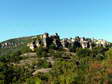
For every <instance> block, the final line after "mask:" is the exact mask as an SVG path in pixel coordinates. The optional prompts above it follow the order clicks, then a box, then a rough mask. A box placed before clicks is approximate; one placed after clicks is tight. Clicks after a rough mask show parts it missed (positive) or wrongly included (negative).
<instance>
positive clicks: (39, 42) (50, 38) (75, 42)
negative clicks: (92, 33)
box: [27, 33, 110, 51]
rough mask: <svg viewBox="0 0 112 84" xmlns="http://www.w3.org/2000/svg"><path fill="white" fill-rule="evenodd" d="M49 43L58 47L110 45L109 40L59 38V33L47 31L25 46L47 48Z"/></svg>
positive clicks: (90, 47)
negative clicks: (52, 33) (53, 33)
mask: <svg viewBox="0 0 112 84" xmlns="http://www.w3.org/2000/svg"><path fill="white" fill-rule="evenodd" d="M51 45H54V47H56V48H57V49H58V48H65V49H69V48H70V47H73V46H75V47H76V48H89V49H92V48H93V47H107V46H109V45H110V43H109V42H107V41H105V40H96V39H90V38H84V37H75V38H70V39H68V38H64V39H60V37H59V35H58V34H57V33H56V34H55V35H49V34H48V33H44V34H42V35H40V36H38V37H36V38H35V40H33V42H31V43H29V44H28V45H27V46H29V47H30V49H31V50H32V51H34V50H35V48H39V47H44V48H49V47H50V46H51Z"/></svg>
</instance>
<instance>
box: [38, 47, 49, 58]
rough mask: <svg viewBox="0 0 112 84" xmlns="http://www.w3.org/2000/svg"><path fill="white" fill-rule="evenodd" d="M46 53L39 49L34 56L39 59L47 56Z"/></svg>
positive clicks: (44, 50)
mask: <svg viewBox="0 0 112 84" xmlns="http://www.w3.org/2000/svg"><path fill="white" fill-rule="evenodd" d="M47 53H48V50H47V49H45V48H42V47H40V48H37V49H36V54H37V56H38V57H40V58H41V57H47V56H48V55H47Z"/></svg>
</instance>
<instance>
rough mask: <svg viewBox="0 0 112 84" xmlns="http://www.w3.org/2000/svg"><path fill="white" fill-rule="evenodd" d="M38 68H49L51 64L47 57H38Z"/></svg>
mask: <svg viewBox="0 0 112 84" xmlns="http://www.w3.org/2000/svg"><path fill="white" fill-rule="evenodd" d="M37 66H38V68H49V67H51V64H50V63H49V62H47V60H46V59H38V64H37Z"/></svg>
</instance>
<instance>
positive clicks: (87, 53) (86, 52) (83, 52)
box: [76, 48, 92, 57]
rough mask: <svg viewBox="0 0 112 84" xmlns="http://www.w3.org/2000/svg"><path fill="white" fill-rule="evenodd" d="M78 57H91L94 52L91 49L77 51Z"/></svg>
mask: <svg viewBox="0 0 112 84" xmlns="http://www.w3.org/2000/svg"><path fill="white" fill-rule="evenodd" d="M76 54H77V56H79V57H87V56H91V54H92V52H91V50H90V49H88V48H86V49H82V48H80V49H77V52H76Z"/></svg>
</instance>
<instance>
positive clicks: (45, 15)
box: [0, 0, 112, 41]
mask: <svg viewBox="0 0 112 84" xmlns="http://www.w3.org/2000/svg"><path fill="white" fill-rule="evenodd" d="M44 32H48V33H50V34H53V33H55V32H57V33H59V34H60V36H61V37H75V36H85V37H91V38H93V37H94V38H100V39H105V40H108V41H112V37H111V34H112V0H0V41H3V40H7V39H10V38H16V37H22V36H30V35H37V34H41V33H44Z"/></svg>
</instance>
